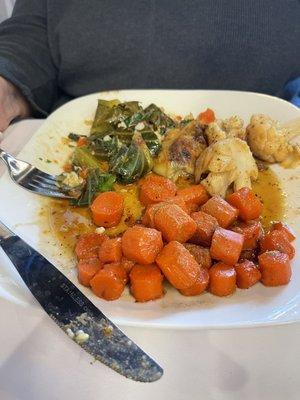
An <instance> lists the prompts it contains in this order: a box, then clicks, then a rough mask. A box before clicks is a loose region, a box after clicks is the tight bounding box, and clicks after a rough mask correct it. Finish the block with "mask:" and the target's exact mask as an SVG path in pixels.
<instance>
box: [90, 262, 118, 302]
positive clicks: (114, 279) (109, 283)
mask: <svg viewBox="0 0 300 400" xmlns="http://www.w3.org/2000/svg"><path fill="white" fill-rule="evenodd" d="M90 285H91V288H92V291H93V292H94V293H95V295H96V296H98V297H101V298H102V299H105V300H117V299H118V298H119V297H120V296H121V295H122V293H123V290H124V288H125V285H124V283H123V282H122V281H121V280H120V278H119V277H118V276H117V275H116V274H115V272H114V271H112V270H110V269H100V271H98V272H97V273H96V275H95V276H94V277H93V278H92V279H91V281H90Z"/></svg>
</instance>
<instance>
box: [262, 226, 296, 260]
mask: <svg viewBox="0 0 300 400" xmlns="http://www.w3.org/2000/svg"><path fill="white" fill-rule="evenodd" d="M260 249H261V251H263V252H264V251H269V250H278V251H281V252H282V253H285V254H287V255H288V256H289V258H290V259H292V258H294V256H295V249H294V246H293V245H292V244H291V243H290V241H289V239H288V238H287V235H286V232H285V231H282V230H277V229H274V230H272V231H271V232H269V233H267V234H266V235H265V236H264V237H263V238H262V239H261V240H260Z"/></svg>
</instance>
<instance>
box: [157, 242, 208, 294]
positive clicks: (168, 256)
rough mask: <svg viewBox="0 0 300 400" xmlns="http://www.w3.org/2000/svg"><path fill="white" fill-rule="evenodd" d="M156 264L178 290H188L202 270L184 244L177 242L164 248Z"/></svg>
mask: <svg viewBox="0 0 300 400" xmlns="http://www.w3.org/2000/svg"><path fill="white" fill-rule="evenodd" d="M156 263H157V265H158V266H159V268H160V269H161V270H162V272H163V274H164V275H165V277H166V278H167V280H168V281H169V282H170V283H171V284H172V285H173V286H174V287H175V288H176V289H187V288H189V287H191V286H192V285H194V283H196V280H197V277H198V275H199V273H200V268H201V267H200V265H199V264H198V263H197V261H196V260H195V258H194V257H193V256H192V255H191V253H190V252H189V251H188V250H187V249H186V248H185V247H184V246H183V244H181V243H179V242H176V241H172V242H170V243H168V244H167V245H166V246H165V247H164V248H163V250H162V251H161V252H160V253H159V255H158V256H157V258H156Z"/></svg>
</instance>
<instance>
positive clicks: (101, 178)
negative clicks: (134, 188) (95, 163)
mask: <svg viewBox="0 0 300 400" xmlns="http://www.w3.org/2000/svg"><path fill="white" fill-rule="evenodd" d="M115 181H116V177H115V176H114V175H112V174H107V173H103V172H101V170H100V169H99V168H96V169H90V170H89V171H88V175H87V178H86V185H85V187H84V189H83V191H82V194H81V196H80V197H79V198H78V199H72V200H71V204H72V205H74V206H87V205H90V204H91V203H92V201H93V199H94V197H95V196H96V195H97V194H98V193H101V192H108V191H110V190H112V188H113V184H114V183H115Z"/></svg>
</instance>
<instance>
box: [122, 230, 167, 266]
mask: <svg viewBox="0 0 300 400" xmlns="http://www.w3.org/2000/svg"><path fill="white" fill-rule="evenodd" d="M162 248H163V241H162V236H161V233H160V232H158V231H157V230H156V229H152V228H146V227H143V226H138V225H136V226H133V227H131V228H128V229H127V230H126V231H125V232H124V234H123V237H122V251H123V254H124V256H125V257H126V258H128V259H129V260H131V261H134V262H136V263H139V264H152V263H153V262H154V261H155V258H156V256H157V255H158V253H159V252H160V251H161V249H162Z"/></svg>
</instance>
